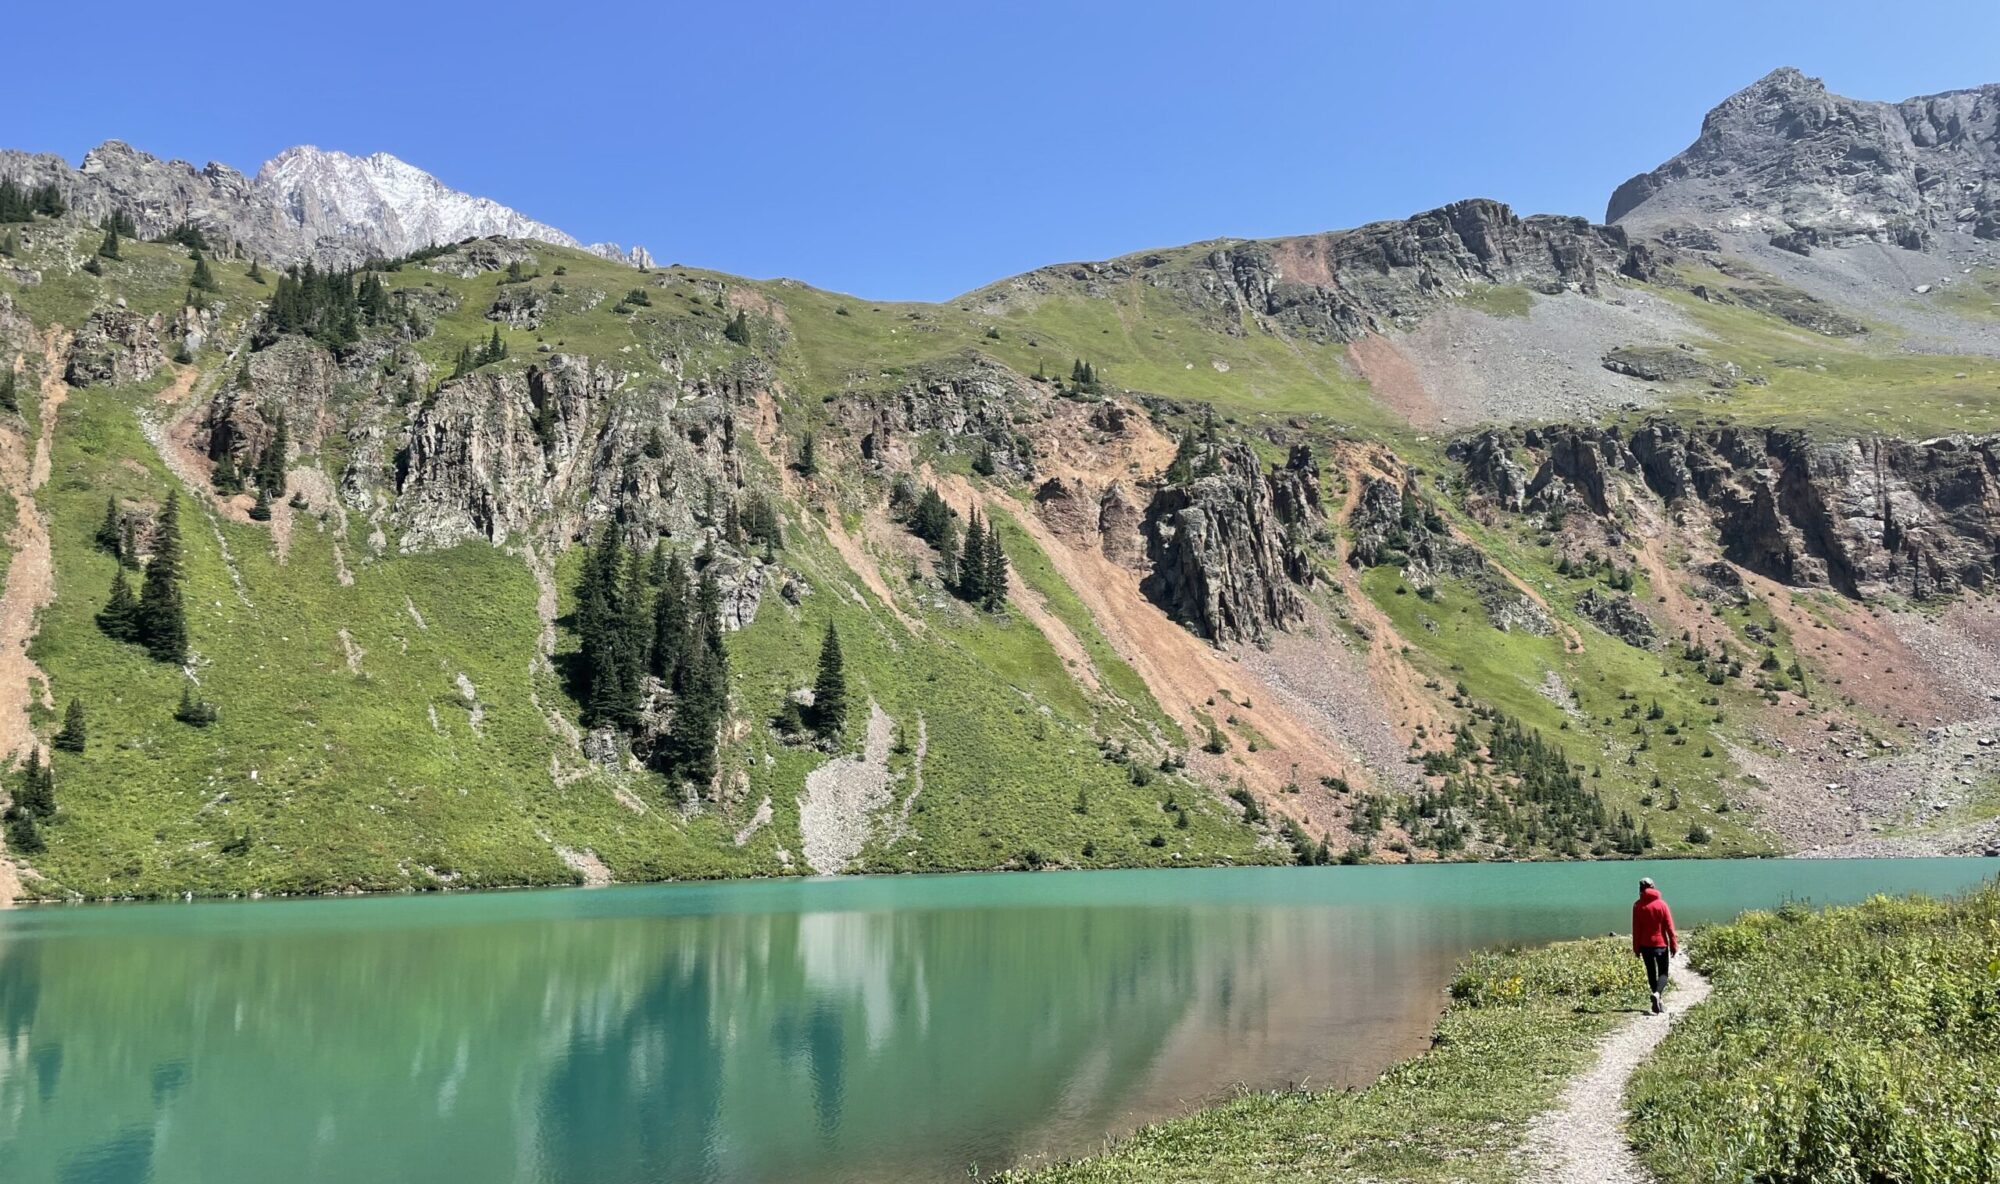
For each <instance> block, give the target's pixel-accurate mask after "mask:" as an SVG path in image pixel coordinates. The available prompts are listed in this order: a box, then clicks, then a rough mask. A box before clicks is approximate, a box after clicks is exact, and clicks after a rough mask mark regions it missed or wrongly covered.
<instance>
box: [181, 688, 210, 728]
mask: <svg viewBox="0 0 2000 1184" xmlns="http://www.w3.org/2000/svg"><path fill="white" fill-rule="evenodd" d="M216 715H217V712H216V710H215V705H214V704H213V703H210V702H209V701H207V700H206V699H203V698H201V697H200V696H198V695H196V694H195V693H194V688H193V687H191V686H188V685H187V684H186V683H182V684H181V701H180V706H178V707H175V708H174V718H175V719H177V720H179V721H180V722H182V723H184V724H187V725H189V726H190V727H196V728H205V727H207V726H208V725H210V724H212V723H214V722H215V719H216Z"/></svg>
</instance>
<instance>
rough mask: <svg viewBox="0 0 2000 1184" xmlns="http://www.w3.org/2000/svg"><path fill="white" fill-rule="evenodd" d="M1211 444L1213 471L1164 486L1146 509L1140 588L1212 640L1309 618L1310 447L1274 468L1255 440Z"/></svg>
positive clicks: (1314, 495) (1252, 634)
mask: <svg viewBox="0 0 2000 1184" xmlns="http://www.w3.org/2000/svg"><path fill="white" fill-rule="evenodd" d="M1208 448H1209V449H1210V450H1212V452H1213V458H1212V464H1211V466H1210V470H1211V471H1209V472H1207V473H1205V474H1204V475H1200V476H1196V477H1194V478H1192V479H1191V480H1188V481H1186V482H1184V483H1180V484H1170V485H1167V486H1164V487H1163V488H1161V489H1160V490H1159V491H1158V492H1157V493H1155V494H1154V495H1153V499H1152V502H1151V504H1150V505H1148V506H1147V507H1146V515H1145V521H1144V525H1143V526H1142V528H1141V533H1142V534H1143V536H1144V538H1145V540H1146V563H1147V567H1148V571H1147V574H1146V576H1145V578H1144V579H1142V580H1141V581H1140V585H1139V587H1140V591H1141V592H1143V593H1144V594H1145V595H1146V597H1147V598H1148V599H1150V600H1152V601H1153V603H1155V604H1157V605H1159V606H1160V607H1161V608H1162V609H1163V610H1165V611H1166V613H1167V614H1168V615H1169V616H1171V617H1173V618H1174V619H1175V620H1177V621H1179V622H1181V623H1182V624H1184V625H1186V626H1187V627H1188V628H1189V629H1191V630H1193V631H1194V632H1195V633H1197V634H1199V635H1201V636H1202V637H1205V638H1208V639H1209V640H1211V641H1214V642H1217V643H1226V642H1234V641H1246V640H1248V641H1257V640H1262V639H1264V638H1267V637H1268V636H1269V635H1270V634H1271V633H1272V631H1274V630H1278V629H1282V628H1284V627H1286V626H1287V625H1290V624H1294V623H1296V622H1298V621H1300V620H1302V619H1303V618H1304V616H1305V599H1304V597H1303V596H1302V595H1301V594H1300V592H1299V587H1300V586H1310V585H1311V583H1312V580H1313V571H1312V564H1311V560H1310V557H1309V556H1308V554H1307V552H1306V548H1305V539H1304V534H1305V533H1306V532H1307V531H1309V530H1310V529H1311V526H1312V525H1313V523H1314V522H1315V520H1316V519H1318V518H1319V516H1320V513H1321V511H1320V503H1319V472H1318V468H1317V467H1316V466H1315V464H1314V463H1313V458H1312V453H1311V451H1310V450H1309V449H1307V448H1305V447H1303V446H1301V447H1296V448H1294V449H1293V450H1292V452H1291V455H1290V457H1289V458H1288V459H1287V460H1286V462H1285V464H1283V465H1281V466H1278V467H1276V468H1275V469H1272V470H1271V471H1269V472H1266V471H1265V468H1264V465H1263V463H1262V462H1261V461H1259V460H1258V459H1257V454H1256V453H1254V452H1252V451H1251V450H1250V448H1249V446H1248V445H1245V444H1240V443H1232V444H1220V445H1210V446H1208Z"/></svg>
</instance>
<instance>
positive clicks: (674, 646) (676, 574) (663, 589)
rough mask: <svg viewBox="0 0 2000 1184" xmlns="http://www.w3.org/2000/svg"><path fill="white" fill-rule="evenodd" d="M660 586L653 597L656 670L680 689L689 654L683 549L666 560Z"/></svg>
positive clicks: (665, 680)
mask: <svg viewBox="0 0 2000 1184" xmlns="http://www.w3.org/2000/svg"><path fill="white" fill-rule="evenodd" d="M659 585H660V589H659V591H658V592H657V593H656V594H655V595H654V597H653V645H652V671H653V673H654V674H655V675H658V676H659V677H660V679H661V680H662V681H664V682H665V683H666V684H667V685H668V686H670V687H672V688H673V689H674V690H679V689H680V670H681V662H682V659H683V658H685V657H686V654H687V639H688V582H687V566H686V565H685V564H684V563H682V562H681V557H680V553H679V552H675V553H674V554H673V555H671V556H669V557H668V559H667V560H666V570H665V572H664V573H663V574H662V575H661V576H660V580H659Z"/></svg>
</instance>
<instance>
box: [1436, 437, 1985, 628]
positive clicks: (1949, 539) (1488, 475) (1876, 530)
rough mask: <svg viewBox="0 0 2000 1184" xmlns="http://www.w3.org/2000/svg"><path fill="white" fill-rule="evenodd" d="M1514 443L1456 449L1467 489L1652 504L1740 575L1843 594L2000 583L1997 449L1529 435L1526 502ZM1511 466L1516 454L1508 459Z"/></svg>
mask: <svg viewBox="0 0 2000 1184" xmlns="http://www.w3.org/2000/svg"><path fill="white" fill-rule="evenodd" d="M1505 439H1506V438H1505V437H1504V436H1498V435H1496V434H1493V433H1482V435H1481V436H1480V437H1473V438H1472V439H1470V440H1468V441H1462V442H1460V444H1458V445H1456V446H1455V447H1454V448H1453V450H1452V454H1453V455H1454V456H1455V457H1456V458H1458V459H1459V460H1460V461H1461V463H1464V464H1465V465H1466V476H1467V479H1468V481H1469V482H1470V483H1471V484H1472V485H1473V486H1474V487H1476V488H1478V489H1480V490H1481V491H1483V492H1486V493H1488V494H1490V495H1491V496H1493V497H1494V499H1495V500H1496V501H1497V502H1499V503H1500V504H1502V505H1509V506H1512V505H1522V506H1525V508H1528V509H1534V508H1537V506H1538V505H1540V504H1543V503H1544V502H1545V501H1546V500H1547V496H1546V495H1547V492H1548V491H1549V490H1552V489H1567V490H1573V491H1575V493H1576V495H1577V497H1578V499H1579V500H1580V501H1581V502H1582V503H1583V505H1584V506H1586V507H1587V508H1589V509H1592V510H1594V511H1596V512H1598V513H1600V514H1606V513H1610V512H1611V511H1612V509H1613V507H1614V506H1615V505H1616V504H1617V503H1618V502H1619V500H1620V499H1621V498H1623V497H1625V496H1652V497H1656V498H1658V499H1660V500H1661V501H1662V502H1664V503H1666V504H1667V505H1668V506H1670V507H1673V508H1676V509H1681V510H1684V511H1690V512H1697V513H1703V514H1706V515H1707V516H1708V518H1709V519H1710V521H1711V523H1712V526H1713V530H1714V533H1715V536H1716V539H1717V541H1718V543H1719V545H1720V546H1721V548H1722V551H1723V554H1724V555H1725V556H1726V557H1727V558H1728V559H1729V560H1730V561H1731V562H1733V563H1737V564H1740V565H1741V566H1743V567H1745V568H1748V569H1750V570H1752V571H1755V572H1758V573H1760V574H1763V575H1766V576H1769V577H1770V578H1772V579H1775V580H1779V581H1781V582H1784V583H1787V584H1792V585H1796V586H1801V587H1825V588H1831V589H1833V590H1836V591H1838V592H1841V593H1843V594H1845V595H1848V596H1853V597H1861V598H1875V597H1881V596H1902V597H1909V598H1912V599H1918V600H1923V599H1929V598H1934V597H1943V596H1949V595H1953V594H1956V593H1959V592H1962V591H1967V590H1971V591H1983V590H1989V589H1991V588H1993V587H1994V585H1995V583H1996V582H2000V438H1996V437H1960V436H1948V437H1941V438H1938V439H1933V440H1923V441H1907V440H1887V439H1880V438H1873V437H1868V438H1833V439H1815V438H1813V437H1811V436H1809V435H1807V434H1806V433H1803V432H1799V431H1792V430H1783V429H1760V428H1747V427H1711V428H1701V429H1696V428H1691V427H1689V426H1687V425H1686V424H1684V423H1681V422H1678V421H1672V420H1657V421H1651V422H1648V423H1646V424H1645V425H1643V426H1642V427H1640V428H1639V429H1637V430H1635V431H1634V432H1633V433H1632V434H1631V436H1630V437H1629V438H1627V437H1624V436H1621V435H1620V434H1619V433H1618V431H1617V430H1616V429H1614V428H1598V427H1555V428H1542V429H1536V430H1534V431H1531V432H1529V433H1526V435H1525V436H1524V445H1525V450H1526V451H1527V452H1528V453H1529V454H1530V455H1531V456H1532V457H1534V458H1536V459H1537V461H1538V463H1539V467H1538V469H1537V471H1536V475H1535V477H1534V478H1533V479H1531V480H1530V482H1529V484H1528V487H1527V490H1526V492H1525V494H1523V493H1522V492H1521V490H1520V488H1519V481H1518V475H1517V473H1516V472H1515V471H1514V470H1516V469H1518V467H1519V466H1518V465H1516V466H1514V469H1510V468H1508V467H1507V466H1505V465H1502V464H1500V463H1499V462H1498V461H1497V460H1496V459H1495V457H1496V454H1501V453H1504V451H1505V448H1504V445H1505ZM1509 459H1510V461H1511V456H1510V457H1509Z"/></svg>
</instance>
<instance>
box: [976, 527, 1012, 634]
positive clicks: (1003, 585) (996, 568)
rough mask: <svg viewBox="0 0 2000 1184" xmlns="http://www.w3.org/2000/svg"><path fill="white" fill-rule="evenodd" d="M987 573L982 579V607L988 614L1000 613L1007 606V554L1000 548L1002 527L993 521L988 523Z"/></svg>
mask: <svg viewBox="0 0 2000 1184" xmlns="http://www.w3.org/2000/svg"><path fill="white" fill-rule="evenodd" d="M984 550H985V558H986V571H985V574H983V575H982V576H981V577H980V581H981V585H980V606H981V607H982V608H984V609H985V610H986V611H987V612H989V613H991V612H998V611H1000V609H1002V608H1004V607H1006V604H1007V552H1006V551H1005V550H1003V549H1002V548H1001V546H1000V527H999V526H998V525H997V524H996V523H994V522H993V521H992V520H991V519H988V520H987V523H986V546H985V548H984Z"/></svg>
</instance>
